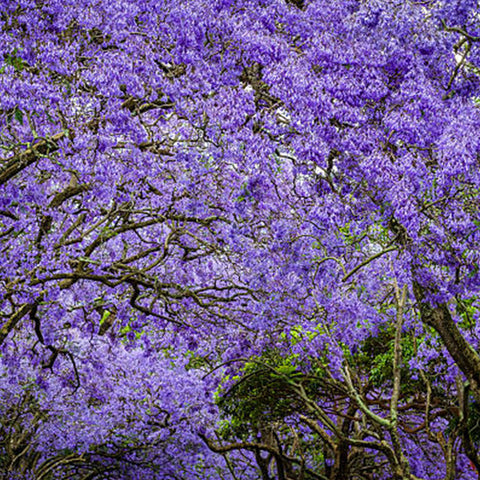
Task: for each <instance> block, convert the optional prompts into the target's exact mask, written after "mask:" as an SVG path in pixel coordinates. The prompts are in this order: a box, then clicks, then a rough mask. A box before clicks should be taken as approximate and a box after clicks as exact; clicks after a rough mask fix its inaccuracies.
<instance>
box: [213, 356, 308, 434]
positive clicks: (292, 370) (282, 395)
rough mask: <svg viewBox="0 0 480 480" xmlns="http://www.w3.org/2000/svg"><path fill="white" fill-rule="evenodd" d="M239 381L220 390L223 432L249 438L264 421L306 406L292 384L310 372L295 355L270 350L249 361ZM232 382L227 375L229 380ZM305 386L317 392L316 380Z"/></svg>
mask: <svg viewBox="0 0 480 480" xmlns="http://www.w3.org/2000/svg"><path fill="white" fill-rule="evenodd" d="M232 380H233V381H235V383H234V384H233V385H232V386H230V387H228V388H224V389H223V390H220V391H219V392H217V395H216V403H217V405H218V407H219V408H220V411H221V412H222V416H223V418H224V420H223V421H222V423H221V428H220V435H221V436H222V437H223V438H225V439H228V438H232V437H234V436H236V437H240V438H246V437H248V436H249V434H250V433H251V432H252V431H256V430H258V428H260V427H261V425H265V424H267V423H269V422H274V421H279V420H282V419H284V418H285V417H287V416H289V415H291V414H293V413H294V412H296V411H299V410H302V405H301V402H300V400H299V398H298V396H297V395H296V393H295V392H294V390H293V388H292V386H293V385H294V384H296V383H297V382H299V381H303V380H306V375H305V374H304V373H302V372H301V371H299V369H298V367H297V366H296V365H295V356H293V355H291V356H288V357H282V356H281V355H280V354H279V353H278V352H274V351H270V352H267V353H265V354H264V355H263V356H262V357H261V358H259V359H252V360H251V361H250V362H248V363H246V364H245V366H244V367H243V368H242V370H241V374H240V375H239V376H237V377H234V378H233V379H232ZM227 382H228V383H230V379H229V378H227V379H226V380H225V383H227ZM305 388H306V389H307V391H308V392H309V393H312V394H313V390H314V389H315V382H314V381H311V380H309V381H308V382H306V383H305Z"/></svg>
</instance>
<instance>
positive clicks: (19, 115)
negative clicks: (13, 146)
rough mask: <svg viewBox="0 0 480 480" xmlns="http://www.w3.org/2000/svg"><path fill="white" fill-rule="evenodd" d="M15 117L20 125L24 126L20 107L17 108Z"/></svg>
mask: <svg viewBox="0 0 480 480" xmlns="http://www.w3.org/2000/svg"><path fill="white" fill-rule="evenodd" d="M13 116H14V117H15V120H16V121H17V122H18V123H19V124H20V125H23V112H22V111H21V110H20V109H19V108H18V107H15V112H14V114H13Z"/></svg>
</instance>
